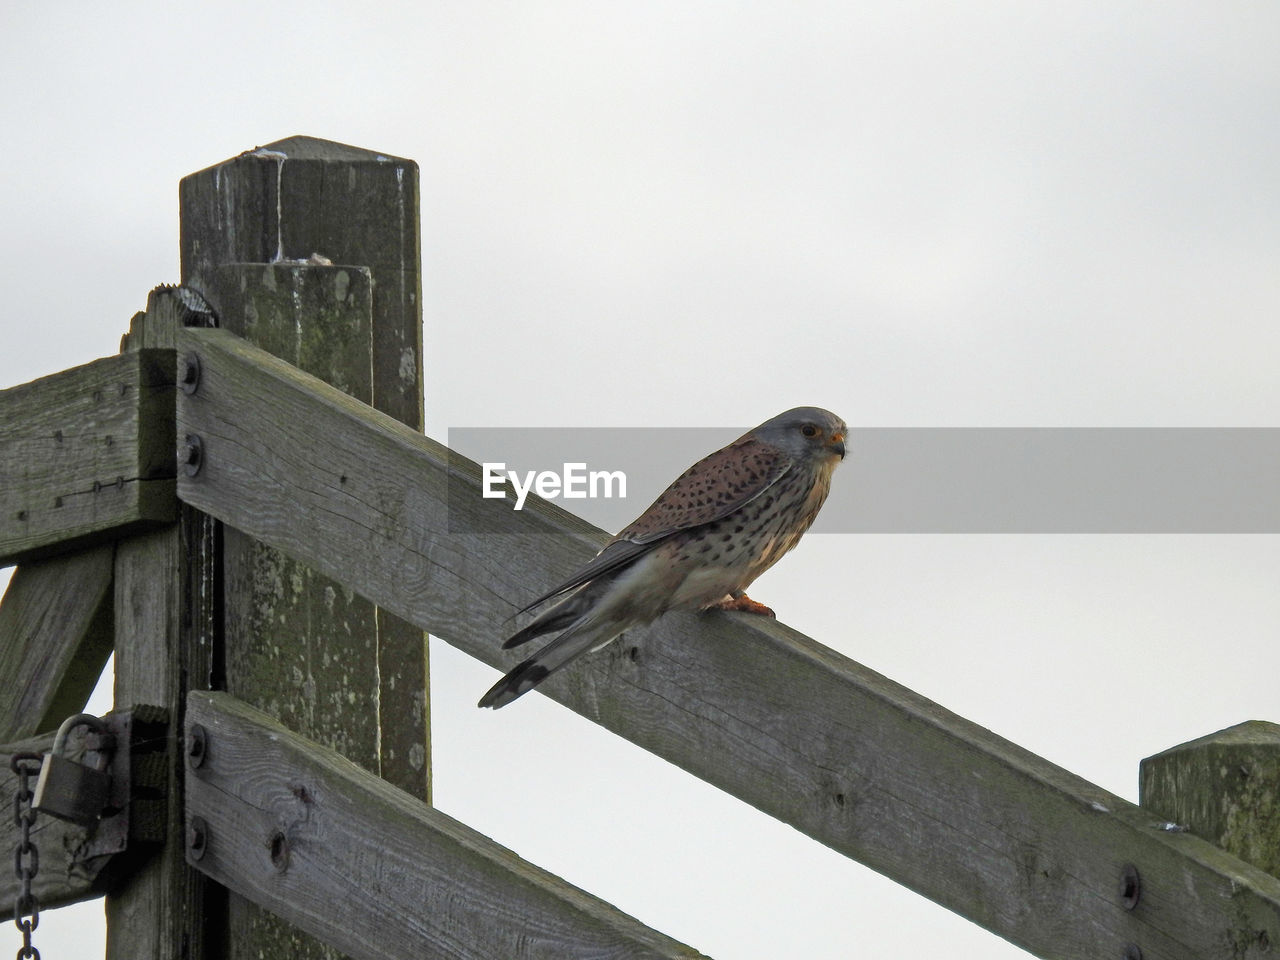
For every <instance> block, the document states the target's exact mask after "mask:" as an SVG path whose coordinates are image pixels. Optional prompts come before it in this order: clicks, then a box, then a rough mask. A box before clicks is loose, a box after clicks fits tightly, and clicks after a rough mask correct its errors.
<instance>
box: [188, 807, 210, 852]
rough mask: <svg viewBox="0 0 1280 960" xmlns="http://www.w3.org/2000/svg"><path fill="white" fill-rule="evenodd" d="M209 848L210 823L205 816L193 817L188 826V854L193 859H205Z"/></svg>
mask: <svg viewBox="0 0 1280 960" xmlns="http://www.w3.org/2000/svg"><path fill="white" fill-rule="evenodd" d="M208 849H209V824H208V823H206V822H205V819H204V817H192V818H191V824H190V825H189V826H188V827H187V854H188V855H189V856H190V857H191V859H192V860H203V859H204V855H205V853H206V851H207V850H208Z"/></svg>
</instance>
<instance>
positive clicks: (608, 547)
mask: <svg viewBox="0 0 1280 960" xmlns="http://www.w3.org/2000/svg"><path fill="white" fill-rule="evenodd" d="M847 430H848V428H847V427H846V426H845V424H844V421H843V420H841V419H840V418H839V417H837V416H836V415H835V414H834V413H830V412H828V411H826V410H821V409H819V408H817V407H796V408H795V409H794V410H788V411H787V412H786V413H780V414H778V416H776V417H774V418H773V419H772V420H766V421H765V422H764V423H762V424H760V426H758V427H756V428H755V429H754V430H750V431H748V432H747V433H744V434H743V435H742V436H741V437H739V438H738V439H737V440H735V441H734V442H733V443H731V444H729V445H728V446H727V447H724V448H722V449H720V450H717V451H716V452H715V453H713V454H711V455H710V456H707V457H704V458H703V459H701V460H699V461H698V462H697V463H695V464H694V465H693V466H692V467H690V468H689V469H688V470H686V471H685V472H684V473H683V474H681V475H680V476H679V477H678V478H677V479H676V480H675V482H674V483H672V484H671V486H669V487H667V489H666V490H664V491H663V493H662V495H661V496H659V497H658V499H657V500H655V501H654V502H653V504H652V505H651V506H650V507H649V509H648V510H646V511H645V512H644V513H642V514H641V515H640V517H639V518H638V519H637V520H636V521H635V522H634V523H632V524H631V525H630V526H629V527H627V528H626V529H625V530H623V531H622V532H621V533H619V534H618V535H617V536H616V537H614V538H613V539H612V540H610V541H609V542H608V543H607V544H605V547H604V549H603V550H601V551H600V552H599V553H598V554H597V555H596V556H595V559H593V560H592V561H591V562H590V563H588V564H587V565H586V566H584V567H582V569H580V570H579V571H578V572H577V573H575V574H574V575H573V576H572V577H570V578H569V579H568V580H566V581H565V582H564V583H561V584H559V585H558V586H556V587H553V588H552V589H551V590H548V591H547V592H546V593H544V594H543V595H542V596H540V597H538V598H537V599H536V600H534V601H533V602H532V603H530V604H529V605H528V606H526V607H525V608H524V609H523V610H521V611H520V612H521V613H524V612H526V611H528V610H531V609H533V608H534V607H536V606H538V604H540V603H543V602H545V601H547V600H550V599H552V598H553V597H558V596H560V595H561V594H564V593H568V592H569V591H572V593H569V595H568V596H567V597H565V598H564V599H563V600H561V601H560V602H559V603H558V604H556V605H555V606H554V607H551V608H550V609H548V610H547V611H545V612H544V613H542V614H540V615H539V616H538V617H537V619H535V620H534V621H533V622H532V623H530V624H529V625H528V626H527V627H525V628H524V629H522V630H520V631H518V632H517V633H516V634H515V635H513V636H512V637H511V638H510V639H509V640H507V641H506V643H504V644H503V645H502V646H503V648H504V649H509V648H511V647H517V646H519V645H520V644H522V643H526V642H527V641H529V640H532V639H533V638H534V637H539V636H541V635H542V634H544V633H552V632H554V631H556V630H562V631H564V632H563V633H561V634H560V636H558V637H556V639H555V640H552V641H551V643H549V644H547V645H546V646H545V647H543V648H542V649H541V650H539V651H538V652H537V653H535V654H534V655H533V656H532V657H530V658H529V659H527V660H525V661H523V662H522V663H520V664H519V665H517V666H516V667H515V668H514V669H513V670H512V671H511V672H510V673H508V674H507V675H506V676H505V677H503V678H502V679H501V680H499V681H498V682H497V683H496V684H494V685H493V687H492V689H490V690H489V692H488V693H486V694H485V695H484V696H483V697H481V698H480V703H479V706H481V707H493V708H495V709H496V708H498V707H502V706H505V705H506V704H508V703H510V702H511V701H512V700H514V699H516V698H517V697H519V696H521V695H523V694H525V693H528V692H529V691H530V690H532V689H533V688H534V687H536V686H537V685H538V684H540V683H541V682H542V681H543V680H545V679H547V677H549V676H551V674H552V673H554V672H555V671H557V670H559V669H560V668H561V667H564V666H565V665H566V664H568V663H569V662H570V661H572V660H574V659H575V658H577V657H579V656H581V655H582V654H584V653H586V652H587V651H589V650H599V649H600V648H601V647H603V646H605V645H607V644H608V643H610V642H611V641H612V640H614V639H616V638H617V637H618V636H619V635H620V634H622V633H623V632H624V631H627V630H630V629H632V628H633V627H639V626H643V625H645V624H647V623H650V622H652V621H653V620H656V619H657V618H658V617H660V616H661V615H662V614H664V613H666V612H667V611H668V610H677V609H701V610H706V609H712V608H715V609H721V610H743V611H746V612H749V613H759V614H765V615H767V616H770V617H771V616H773V611H772V610H770V609H769V608H768V607H766V606H765V605H764V604H761V603H756V602H755V601H754V600H752V599H750V598H749V597H748V596H747V595H746V592H745V591H746V589H747V587H749V586H750V585H751V583H752V582H753V581H754V580H755V579H756V577H758V576H760V574H762V573H764V572H765V571H766V570H768V569H769V568H770V567H771V566H773V565H774V564H775V563H777V562H778V560H779V559H781V557H782V555H783V554H784V553H786V552H787V551H788V550H790V549H791V548H792V547H794V546H795V545H796V544H797V543H798V542H799V541H800V538H801V537H802V536H803V535H804V533H805V531H806V530H808V529H809V527H810V526H812V525H813V521H814V518H815V517H817V515H818V510H819V509H821V507H822V504H823V502H824V501H825V500H826V499H827V492H828V490H830V487H831V474H832V472H833V471H834V470H835V467H836V464H837V463H838V462H839V461H841V460H843V459H844V440H845V433H846V432H847Z"/></svg>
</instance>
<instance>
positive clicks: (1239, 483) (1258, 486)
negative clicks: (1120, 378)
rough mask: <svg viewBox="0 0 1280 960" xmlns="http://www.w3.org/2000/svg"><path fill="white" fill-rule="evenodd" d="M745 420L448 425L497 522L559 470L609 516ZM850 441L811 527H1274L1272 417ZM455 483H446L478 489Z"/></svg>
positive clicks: (1276, 468)
mask: <svg viewBox="0 0 1280 960" xmlns="http://www.w3.org/2000/svg"><path fill="white" fill-rule="evenodd" d="M742 432H743V429H741V428H739V429H735V428H731V427H730V428H724V429H711V428H670V429H668V428H616V429H614V428H571V427H558V428H489V427H483V428H454V429H452V430H450V431H449V437H448V442H449V446H450V448H451V449H452V450H454V451H455V452H457V453H460V454H462V455H464V456H466V457H468V458H470V459H472V460H475V461H476V462H477V463H488V464H489V465H490V468H489V473H490V476H491V477H492V478H494V479H493V480H492V482H491V490H493V491H497V490H504V491H506V503H505V505H504V504H503V503H502V502H501V501H496V500H495V501H492V502H493V504H494V507H495V510H493V511H486V513H485V515H486V516H488V517H491V518H497V519H496V522H494V524H493V526H492V528H491V529H492V530H493V532H499V531H500V529H501V522H500V511H499V510H497V509H496V508H498V507H501V508H502V509H513V508H514V506H515V502H516V499H517V495H516V493H515V492H514V491H515V488H516V487H520V488H523V489H525V490H526V491H527V493H526V495H527V496H535V495H536V493H537V491H538V489H539V485H540V486H541V489H542V490H543V492H546V493H552V492H553V490H554V489H555V488H556V487H557V486H558V487H559V488H560V492H558V493H556V494H555V495H553V496H551V497H550V499H553V500H555V501H556V502H557V503H559V504H560V505H561V506H563V507H565V508H566V509H568V510H570V511H572V512H574V513H577V514H578V515H580V516H582V517H584V518H586V519H587V520H590V521H591V522H592V523H594V524H596V525H598V526H601V527H603V528H604V529H606V530H608V531H610V532H616V531H617V530H620V529H621V528H622V527H624V526H626V525H627V524H628V523H630V522H631V521H632V520H633V519H635V517H636V516H638V515H639V514H640V513H641V512H642V511H643V510H644V509H645V507H647V506H648V505H649V504H650V503H651V502H652V501H653V499H654V498H655V497H656V496H658V494H659V493H661V492H662V490H663V489H665V488H666V486H667V484H669V483H670V482H671V481H672V480H674V479H675V477H676V476H678V475H679V474H680V473H681V472H683V471H684V470H685V469H686V468H687V467H688V466H690V465H691V464H692V463H694V462H695V461H696V460H699V459H700V458H701V457H703V456H705V455H706V454H708V453H710V452H711V451H713V450H715V449H717V448H718V447H721V446H723V445H724V444H726V443H729V442H731V441H732V440H733V439H734V438H735V437H737V436H739V435H741V433H742ZM846 445H847V448H848V456H847V457H846V459H845V462H844V463H843V464H841V466H840V467H839V468H838V469H837V470H836V474H835V479H834V480H833V482H832V489H831V497H830V499H829V500H828V501H827V505H826V507H825V508H824V509H823V511H822V513H821V515H820V516H819V517H818V522H817V524H816V525H815V526H814V532H825V533H1277V532H1280V429H1276V428H1181V427H1174V428H1052V427H1046V428H860V429H853V430H851V431H850V434H849V438H848V441H847V444H846ZM497 464H502V465H503V467H502V468H498V467H497ZM566 465H569V466H568V468H567V469H566ZM511 472H514V473H515V474H516V481H515V484H514V485H513V484H512V482H511V478H510V473H511ZM530 472H532V474H533V476H532V478H531V477H530ZM618 472H621V474H623V475H625V491H623V490H622V489H621V484H620V483H619V481H618V478H617V476H616V474H617V473H618ZM540 473H544V474H547V476H544V477H542V478H541V479H540V478H539V477H538V474H540ZM593 474H594V475H595V476H593ZM499 476H501V477H505V478H506V479H505V481H504V482H499V479H498V478H499ZM453 486H454V487H457V488H458V489H457V490H454V489H451V490H450V497H451V498H452V497H455V496H466V497H479V496H480V495H481V494H480V491H477V490H476V489H475V487H474V486H472V485H471V484H469V483H464V482H462V481H455V482H454V484H453ZM566 487H567V492H568V493H569V494H571V496H567V497H566V496H565V495H564V491H565V489H566ZM593 487H594V489H593ZM624 493H625V495H622V494H624ZM577 494H582V495H581V496H578V495H577ZM473 532H474V531H473Z"/></svg>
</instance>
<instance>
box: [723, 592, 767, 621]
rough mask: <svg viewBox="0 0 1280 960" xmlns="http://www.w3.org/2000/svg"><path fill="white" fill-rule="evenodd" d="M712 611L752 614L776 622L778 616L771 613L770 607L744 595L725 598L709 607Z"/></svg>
mask: <svg viewBox="0 0 1280 960" xmlns="http://www.w3.org/2000/svg"><path fill="white" fill-rule="evenodd" d="M711 609H712V610H737V611H739V612H740V613H754V614H756V615H758V616H761V617H768V618H769V619H770V620H777V619H778V615H777V614H776V613H774V612H773V609H772V608H771V607H766V606H765V605H764V604H763V603H757V602H756V601H755V600H752V599H751V598H750V597H748V596H747V595H746V594H745V593H744V594H743V595H742V596H740V597H732V596H730V597H725V598H724V599H723V600H718V601H717V602H715V603H713V604H712V605H711Z"/></svg>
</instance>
